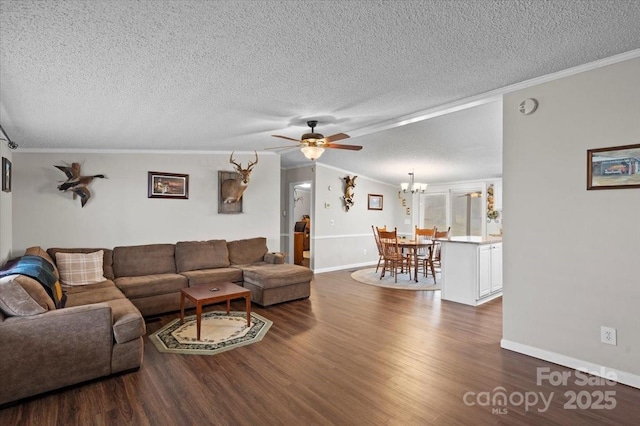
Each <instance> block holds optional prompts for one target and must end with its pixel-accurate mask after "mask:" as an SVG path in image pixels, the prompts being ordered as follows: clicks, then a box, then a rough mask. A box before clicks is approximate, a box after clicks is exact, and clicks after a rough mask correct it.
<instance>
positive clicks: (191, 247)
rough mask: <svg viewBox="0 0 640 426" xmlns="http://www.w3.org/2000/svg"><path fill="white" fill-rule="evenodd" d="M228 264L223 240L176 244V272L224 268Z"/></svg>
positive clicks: (227, 251)
mask: <svg viewBox="0 0 640 426" xmlns="http://www.w3.org/2000/svg"><path fill="white" fill-rule="evenodd" d="M229 264H230V263H229V250H228V249H227V242H226V241H225V240H210V241H181V242H178V243H176V268H177V271H178V272H184V271H195V270H199V269H211V268H226V267H228V266H229Z"/></svg>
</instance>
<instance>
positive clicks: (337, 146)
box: [322, 143, 362, 151]
mask: <svg viewBox="0 0 640 426" xmlns="http://www.w3.org/2000/svg"><path fill="white" fill-rule="evenodd" d="M322 147H323V148H335V149H348V150H350V151H360V150H361V149H362V147H361V146H360V145H342V144H339V143H328V144H326V145H323V146H322Z"/></svg>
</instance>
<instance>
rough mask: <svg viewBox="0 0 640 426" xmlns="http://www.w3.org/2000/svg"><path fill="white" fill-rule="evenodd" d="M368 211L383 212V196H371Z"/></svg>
mask: <svg viewBox="0 0 640 426" xmlns="http://www.w3.org/2000/svg"><path fill="white" fill-rule="evenodd" d="M367 210H382V195H379V194H369V197H368V203H367Z"/></svg>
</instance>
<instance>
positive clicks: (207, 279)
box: [181, 268, 242, 287]
mask: <svg viewBox="0 0 640 426" xmlns="http://www.w3.org/2000/svg"><path fill="white" fill-rule="evenodd" d="M181 275H184V276H185V277H187V278H188V279H189V287H193V286H194V285H203V284H213V283H221V282H232V283H239V282H242V270H241V269H238V268H215V269H201V270H199V271H186V272H182V273H181Z"/></svg>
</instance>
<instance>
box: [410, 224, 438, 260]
mask: <svg viewBox="0 0 640 426" xmlns="http://www.w3.org/2000/svg"><path fill="white" fill-rule="evenodd" d="M436 231H437V229H436V227H435V226H434V227H433V228H418V227H417V226H416V228H415V240H416V242H418V243H424V242H427V241H431V240H433V238H434V236H435V235H436ZM417 250H418V256H428V257H431V253H432V250H431V246H428V247H418V248H417Z"/></svg>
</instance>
